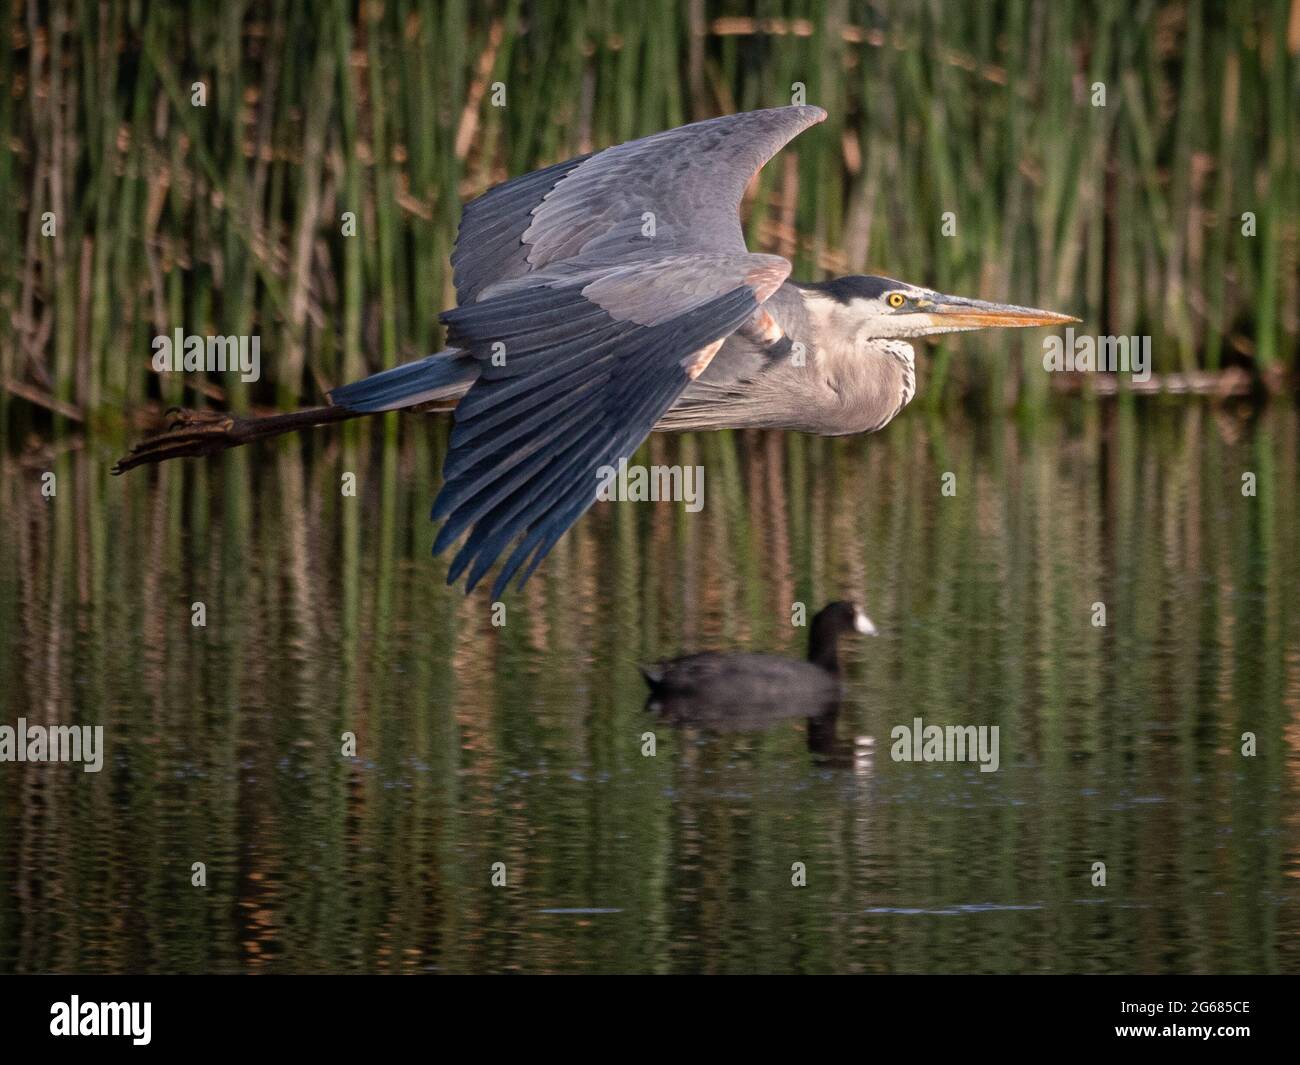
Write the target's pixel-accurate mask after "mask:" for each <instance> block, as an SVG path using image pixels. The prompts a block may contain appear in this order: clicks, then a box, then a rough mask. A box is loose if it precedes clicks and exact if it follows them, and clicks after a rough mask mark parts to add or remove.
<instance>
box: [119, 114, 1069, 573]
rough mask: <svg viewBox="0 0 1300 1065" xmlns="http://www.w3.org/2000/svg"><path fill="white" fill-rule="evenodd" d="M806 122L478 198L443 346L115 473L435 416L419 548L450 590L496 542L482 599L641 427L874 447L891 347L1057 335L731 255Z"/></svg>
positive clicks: (893, 409)
mask: <svg viewBox="0 0 1300 1065" xmlns="http://www.w3.org/2000/svg"><path fill="white" fill-rule="evenodd" d="M825 118H826V112H825V111H823V110H822V109H821V108H819V107H808V106H795V107H778V108H772V109H770V110H765V111H751V112H748V113H746V114H739V115H730V116H726V117H723V118H714V119H710V120H708V121H705V122H696V123H694V124H692V125H689V126H682V127H680V128H678V129H671V130H667V131H666V132H663V133H658V134H655V135H653V136H650V137H645V138H642V139H641V140H635V141H629V142H628V143H626V144H621V145H618V146H617V147H613V148H606V149H605V150H604V151H600V152H596V153H594V154H591V155H585V156H580V157H578V158H576V159H570V160H568V161H567V162H563V163H557V164H556V165H554V166H550V167H547V168H545V169H544V170H538V171H536V172H534V173H531V174H525V175H524V176H523V177H520V178H515V179H514V180H512V181H507V182H505V183H504V184H502V185H499V186H497V187H496V188H493V189H490V190H489V191H488V192H486V193H484V194H483V195H482V196H480V197H478V198H477V199H476V200H473V201H472V202H471V203H469V204H467V205H466V207H465V209H464V212H463V214H462V217H461V223H460V231H459V234H458V236H457V240H456V247H455V250H454V251H453V252H452V257H451V261H452V267H453V280H454V282H455V287H456V299H457V304H458V306H457V307H456V308H455V309H454V310H450V311H447V312H445V313H444V314H443V315H442V321H443V323H444V324H445V325H446V326H447V343H448V345H449V346H448V347H447V348H446V350H444V351H440V352H438V353H437V354H435V355H430V356H428V357H427V358H424V359H420V360H418V361H416V362H412V363H407V364H405V365H403V366H398V367H395V368H393V369H390V370H385V371H383V372H382V373H377V374H374V375H373V376H371V377H367V378H365V379H364V380H361V381H357V382H354V383H352V384H348V385H344V386H342V387H341V388H336V389H335V390H334V391H333V392H331V393H330V402H331V406H329V407H321V408H315V409H313V410H306V411H298V412H294V413H292V414H287V415H273V416H271V417H268V418H259V419H251V420H242V419H236V418H233V417H231V416H229V415H224V414H213V413H202V412H200V413H187V412H181V414H180V415H179V416H178V418H177V419H176V421H175V422H173V426H172V429H171V431H170V432H168V433H164V434H162V435H161V436H158V437H154V438H153V439H151V440H148V441H145V442H144V443H143V444H141V445H139V446H138V447H137V448H136V449H134V450H133V451H132V453H131V454H130V455H129V456H127V457H126V458H125V459H123V460H122V461H121V462H120V463H119V464H118V465H117V466H116V467H115V470H116V471H119V472H120V471H121V470H123V469H128V468H130V467H131V466H134V465H139V464H140V463H142V462H150V461H158V460H160V459H163V458H170V457H173V456H174V455H183V454H204V453H208V452H211V451H216V450H220V449H221V448H224V447H230V446H233V445H236V444H240V443H245V442H247V441H248V440H254V439H257V438H259V437H263V436H270V435H274V434H276V433H280V432H284V431H287V430H292V429H298V428H303V427H305V426H307V425H314V424H321V423H324V422H329V421H338V420H341V419H343V418H347V417H353V416H356V415H360V414H373V413H378V412H380V411H389V410H406V409H410V408H415V407H419V408H427V407H429V406H433V407H438V406H448V405H452V404H454V405H455V426H454V428H453V430H452V433H451V442H450V449H449V452H448V454H447V458H446V462H445V464H444V467H443V475H444V484H443V487H442V491H441V492H440V493H439V495H438V498H437V500H436V501H435V503H434V506H433V517H434V518H435V519H439V518H441V519H443V525H442V528H441V529H440V530H439V533H438V536H437V539H436V541H435V543H434V552H435V553H437V552H440V551H442V550H443V549H444V548H446V547H447V546H448V545H449V544H451V543H452V542H453V541H455V540H457V539H458V538H459V537H461V536H462V535H463V534H466V533H468V536H467V537H466V539H465V543H464V544H463V546H462V547H461V549H460V551H459V552H458V553H457V555H456V556H455V558H454V560H453V561H452V563H451V566H450V569H449V572H448V575H447V580H448V583H452V582H454V581H456V580H457V579H458V578H459V577H460V576H461V575H462V574H463V573H466V571H468V579H467V582H466V590H467V591H468V590H470V589H472V588H473V587H474V586H475V584H477V583H478V581H479V580H480V579H481V578H482V577H483V575H484V573H485V572H486V571H487V570H488V569H489V568H490V567H491V566H492V564H493V563H494V562H495V561H496V560H497V559H498V558H499V557H500V556H501V555H503V554H504V553H505V552H506V550H507V549H508V548H511V546H512V545H513V549H512V550H511V551H510V553H509V555H508V556H507V557H506V560H505V562H504V564H503V565H502V567H501V570H500V573H499V575H498V576H497V579H496V582H495V584H494V586H493V590H492V594H493V596H494V597H495V596H497V595H499V594H500V593H501V591H502V589H504V587H505V586H506V585H507V583H508V582H509V581H510V579H511V578H512V577H513V576H514V575H515V574H516V572H518V571H519V570H520V568H521V567H525V568H524V569H523V573H522V576H521V577H520V580H519V583H520V585H522V584H523V583H524V581H526V580H527V579H528V577H529V575H530V574H531V573H532V571H533V570H534V569H535V568H536V567H537V565H538V564H539V563H540V562H541V560H542V559H543V558H544V557H545V556H546V554H547V552H549V551H550V550H551V548H552V547H553V546H554V545H555V542H556V541H557V540H558V539H559V538H560V537H561V536H562V535H563V534H564V532H565V530H567V529H568V528H569V527H570V526H571V525H573V523H574V522H576V521H577V520H578V518H579V516H580V515H581V514H582V513H583V512H584V511H586V509H587V508H588V507H590V506H591V504H592V503H593V502H595V500H596V495H597V488H598V479H599V478H598V473H599V471H600V470H601V469H602V468H604V469H609V468H612V467H617V466H618V464H619V462H620V460H622V459H628V458H630V457H631V455H632V453H633V452H634V451H635V450H636V448H637V447H638V446H639V445H640V444H641V442H642V441H643V440H644V439H645V438H646V436H647V435H648V434H649V433H650V432H651V431H652V430H654V429H666V430H694V429H723V428H743V427H758V428H769V429H792V430H797V431H801V432H809V433H818V434H822V435H832V436H834V435H843V434H848V433H865V432H874V431H876V430H878V429H880V428H882V427H883V426H885V425H886V424H887V423H888V422H889V421H890V420H891V419H892V418H894V417H895V416H896V415H897V414H898V412H899V411H901V410H902V409H903V407H904V406H906V405H907V403H908V402H909V401H910V400H911V399H912V396H913V394H914V392H915V390H916V378H915V364H914V354H913V351H912V347H911V345H910V344H908V343H907V338H910V337H920V336H932V335H934V334H937V333H953V332H958V331H961V330H969V329H983V328H988V327H991V326H1037V325H1051V324H1055V323H1061V322H1073V321H1077V319H1075V318H1071V317H1069V316H1067V315H1063V314H1054V313H1052V312H1051V311H1040V310H1035V309H1033V308H1029V307H1015V306H1011V305H1009V304H1003V303H986V302H984V301H982V300H972V299H964V298H961V297H957V296H947V295H944V294H942V293H939V292H934V291H932V290H931V289H928V288H922V287H920V286H917V285H910V284H906V283H904V282H901V281H894V280H891V279H889V278H885V277H862V276H851V277H841V278H837V279H835V280H833V281H827V282H821V283H813V284H805V283H800V282H795V281H790V280H788V278H789V274H790V269H791V267H790V263H789V262H788V261H787V260H785V259H783V258H781V257H780V256H777V255H761V254H755V253H752V252H750V251H749V249H748V248H747V247H746V246H745V239H744V235H743V233H742V231H741V227H740V217H739V208H740V202H741V198H742V196H743V195H744V191H745V187H746V185H747V184H748V183H749V181H750V179H751V178H752V177H753V176H754V175H755V174H756V173H757V172H758V170H759V169H760V168H761V167H762V166H763V164H764V163H766V162H767V160H768V159H770V158H771V157H772V156H773V155H775V154H776V152H777V151H778V150H779V149H780V148H781V147H782V146H783V145H785V144H786V143H787V142H788V141H789V140H791V139H792V138H793V137H794V136H795V135H797V134H798V133H800V132H802V131H803V130H805V129H807V128H808V127H809V126H812V125H814V124H816V123H818V122H821V121H822V120H823V119H825Z"/></svg>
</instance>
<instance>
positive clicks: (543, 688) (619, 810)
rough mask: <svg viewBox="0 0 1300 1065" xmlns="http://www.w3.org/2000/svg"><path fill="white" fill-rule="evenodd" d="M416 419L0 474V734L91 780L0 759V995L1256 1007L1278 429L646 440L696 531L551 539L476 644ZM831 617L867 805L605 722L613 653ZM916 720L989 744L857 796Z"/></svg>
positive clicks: (775, 765)
mask: <svg viewBox="0 0 1300 1065" xmlns="http://www.w3.org/2000/svg"><path fill="white" fill-rule="evenodd" d="M428 425H429V427H430V428H429V431H428V432H426V433H424V434H421V436H420V438H419V439H418V440H413V441H412V442H411V443H410V444H409V445H407V446H406V447H404V448H402V449H400V450H395V449H391V448H381V447H376V446H374V444H375V442H376V440H378V436H377V437H376V438H375V439H373V440H372V439H371V438H369V437H367V436H366V434H365V433H364V432H361V433H350V434H346V436H345V435H344V434H339V435H338V436H334V437H330V436H327V435H324V434H322V435H321V436H319V437H316V438H312V439H311V440H310V441H309V442H306V443H304V442H287V443H285V444H283V445H281V446H278V447H268V448H263V449H259V450H251V449H250V450H245V451H239V452H233V453H231V454H229V455H227V456H225V457H223V458H222V459H220V460H218V461H214V462H211V463H207V464H188V465H175V466H172V467H167V468H162V469H160V470H158V471H151V472H148V473H146V474H143V475H137V474H133V475H130V476H128V477H126V478H123V479H112V478H109V477H107V475H106V473H105V468H106V466H107V458H108V457H109V456H108V455H107V452H106V451H105V452H104V453H102V454H101V453H100V451H101V450H102V449H89V450H84V451H77V452H67V453H63V454H59V455H56V456H52V457H51V458H50V460H49V461H50V462H52V468H53V469H54V471H55V472H56V474H57V476H58V486H59V488H58V494H57V495H56V496H55V497H54V498H53V499H49V500H47V499H44V498H42V496H41V495H40V492H39V472H40V470H42V469H44V468H46V465H47V463H46V461H45V459H42V460H41V462H39V463H34V464H33V463H25V462H24V461H23V460H22V459H21V458H20V457H8V458H6V459H5V460H4V463H5V467H4V477H3V479H2V480H0V504H2V505H3V512H4V514H5V515H6V520H5V522H4V524H3V526H2V527H0V663H2V664H3V670H4V676H5V678H6V681H7V683H6V684H4V685H3V686H0V723H8V724H12V723H14V722H15V721H16V719H17V718H18V717H20V716H25V717H27V718H28V719H29V720H31V721H33V722H42V723H50V722H70V723H100V724H103V725H104V726H105V730H106V733H107V740H108V755H107V760H106V765H105V770H104V772H102V773H100V774H99V775H97V776H96V775H89V774H85V773H82V772H81V771H80V770H79V769H77V768H75V767H71V766H31V765H28V766H18V765H13V764H5V765H3V766H0V829H2V831H0V840H3V843H2V844H0V878H2V879H3V887H4V890H3V892H2V893H0V966H2V967H3V969H4V970H6V971H15V970H21V971H31V970H50V969H55V970H83V969H94V970H120V969H158V970H165V971H199V970H208V969H220V970H239V969H259V968H265V969H270V970H294V971H319V970H327V971H335V970H376V969H378V970H384V971H405V970H420V969H430V968H432V969H441V970H456V971H462V970H510V969H515V970H524V971H536V970H573V969H583V970H598V971H608V970H619V969H649V970H663V971H680V970H705V971H737V970H750V969H759V970H819V971H820V970H837V971H852V970H885V969H896V970H908V971H918V970H920V971H929V970H942V969H949V968H958V969H972V970H998V969H1028V970H1087V971H1106V970H1114V969H1142V970H1196V971H1206V970H1216V971H1217V970H1225V969H1226V970H1267V971H1275V970H1287V969H1289V970H1295V969H1296V968H1297V956H1296V952H1295V948H1294V945H1293V942H1294V940H1295V934H1296V930H1297V924H1296V921H1297V911H1296V904H1295V894H1296V883H1297V877H1298V870H1300V860H1298V855H1300V835H1298V832H1300V823H1298V822H1297V818H1296V814H1295V809H1296V804H1295V799H1296V789H1297V786H1300V779H1298V778H1297V773H1298V772H1300V741H1298V740H1297V731H1296V724H1295V722H1296V720H1297V716H1298V715H1300V631H1298V630H1297V622H1296V620H1295V615H1294V606H1295V603H1296V590H1297V588H1298V587H1300V583H1298V581H1297V577H1298V576H1300V573H1298V572H1297V566H1298V564H1297V558H1298V557H1300V542H1298V539H1300V537H1298V534H1297V531H1296V530H1297V522H1296V516H1297V485H1298V483H1300V471H1298V470H1297V454H1300V446H1298V444H1300V441H1298V440H1297V419H1296V417H1295V416H1294V415H1293V414H1291V413H1290V412H1286V411H1283V410H1281V409H1273V410H1271V411H1268V412H1266V413H1265V414H1264V415H1263V416H1262V417H1261V418H1260V419H1258V420H1257V421H1255V422H1241V421H1238V420H1235V419H1233V418H1231V417H1230V416H1228V415H1225V414H1220V413H1215V412H1213V411H1212V410H1211V409H1210V408H1209V407H1205V406H1199V405H1196V404H1185V405H1179V406H1177V407H1174V408H1170V409H1150V410H1145V411H1141V412H1134V411H1132V410H1130V409H1128V408H1126V407H1122V406H1121V407H1118V408H1100V409H1095V410H1089V411H1088V412H1087V413H1086V414H1085V415H1084V416H1082V417H1080V418H1078V419H1077V421H1076V422H1075V423H1074V424H1070V423H1068V422H1067V421H1065V420H1049V421H1043V422H1026V423H1023V424H1019V425H1018V424H1016V423H1012V422H994V423H984V424H970V425H963V426H956V427H955V426H951V425H949V426H945V424H943V423H940V422H937V421H930V420H927V419H926V418H925V417H924V416H922V415H920V414H919V413H913V414H912V415H909V416H908V417H906V418H904V419H903V420H902V421H901V422H900V423H899V424H898V425H897V426H894V427H892V428H891V430H890V432H888V433H886V434H883V435H881V436H879V437H875V438H870V439H850V440H825V439H811V438H804V437H797V436H776V435H764V434H715V435H706V436H698V437H680V438H672V437H663V438H655V439H653V440H652V441H651V443H650V444H649V445H648V448H647V452H646V454H647V455H648V456H652V457H653V458H654V460H655V461H662V462H678V463H688V462H689V463H695V462H699V463H701V464H703V465H704V466H705V469H706V495H705V507H704V509H703V510H702V511H701V512H700V513H699V514H695V515H689V514H686V513H684V512H683V511H682V509H681V508H680V507H677V506H632V505H620V504H609V505H602V506H598V507H597V508H596V509H595V510H593V511H592V512H591V514H589V515H588V517H586V518H585V519H584V520H583V521H582V522H581V523H580V524H579V526H578V527H577V528H576V529H575V530H573V532H572V533H571V534H570V535H569V536H568V537H566V538H565V540H564V541H563V542H562V543H561V545H560V546H559V548H558V549H557V550H556V552H555V554H554V556H553V557H552V558H551V559H549V560H548V562H547V563H546V565H545V566H544V567H543V568H542V570H541V571H539V574H538V575H537V577H536V578H535V579H534V581H533V583H532V584H530V586H529V587H528V588H527V589H526V590H525V591H524V592H523V593H522V594H518V595H516V594H511V595H510V596H508V597H507V599H506V604H507V611H508V614H507V619H508V622H507V624H506V626H505V627H504V628H494V627H493V626H492V624H491V621H490V616H489V606H488V603H487V601H486V600H485V598H484V597H483V596H482V595H481V594H480V595H475V596H473V597H470V598H469V599H463V598H462V597H461V596H460V594H459V593H458V592H457V591H456V590H454V589H447V588H446V587H444V585H443V584H442V577H443V575H444V573H445V562H444V561H443V560H441V559H439V560H431V559H430V558H429V557H428V554H427V552H428V545H429V543H430V542H431V539H432V527H431V526H430V524H429V523H428V520H427V517H428V515H427V511H428V506H429V503H430V501H431V499H432V496H433V493H434V489H435V488H436V483H437V482H436V476H435V475H434V472H433V471H434V470H436V465H437V461H438V457H439V456H440V454H441V449H442V447H443V441H444V438H445V425H442V424H440V423H438V422H436V421H430V422H429V423H428ZM345 470H351V471H354V472H356V473H357V474H358V480H359V484H360V493H359V495H358V497H357V498H356V499H348V498H345V497H343V496H341V494H340V492H339V484H340V476H341V473H342V472H343V471H345ZM947 471H951V472H954V473H956V475H957V486H958V490H957V494H956V496H954V497H944V496H942V495H941V494H940V492H939V484H940V477H941V475H942V474H943V473H944V472H947ZM1245 471H1252V472H1254V473H1256V474H1257V476H1258V495H1257V497H1255V498H1253V499H1248V498H1244V497H1243V496H1242V495H1241V474H1242V473H1243V472H1245ZM844 593H847V594H853V595H857V596H860V597H862V598H863V599H864V600H865V601H866V603H867V604H868V605H869V607H870V611H871V613H872V616H873V617H874V618H875V620H876V621H877V623H878V625H879V626H880V628H881V630H882V635H881V636H879V637H878V638H876V639H875V640H872V641H869V642H867V643H864V644H863V645H858V646H855V647H854V648H853V649H852V650H851V651H850V652H849V663H848V667H847V674H846V683H847V699H846V703H845V710H844V714H843V717H842V719H841V721H840V722H839V728H840V732H841V738H842V739H844V740H847V741H850V742H851V741H852V739H853V738H854V737H858V736H871V737H874V739H875V746H874V758H873V759H872V761H871V762H870V769H869V770H863V769H861V767H860V771H858V772H856V773H855V772H853V771H852V770H845V769H841V768H836V767H826V766H818V765H816V764H815V763H813V762H811V761H810V759H809V757H808V753H807V751H806V749H805V743H804V739H803V735H802V730H801V727H799V726H797V725H793V724H792V725H791V726H790V727H788V728H784V727H782V728H778V729H776V730H774V731H772V732H770V733H766V734H759V735H754V736H749V737H727V738H725V739H715V740H703V739H701V738H699V737H696V736H693V735H689V734H676V733H672V732H669V731H667V730H664V729H661V728H656V726H655V723H654V720H653V718H650V717H648V716H647V715H645V714H644V712H643V710H642V708H641V704H642V700H643V697H644V690H643V686H642V682H641V679H640V677H639V675H638V674H637V672H636V670H635V668H634V664H635V663H636V662H637V661H638V660H643V659H647V658H653V657H655V656H659V655H667V654H673V653H676V652H678V651H679V650H689V649H695V648H699V647H703V646H709V645H726V644H735V645H743V646H749V647H756V648H768V649H776V650H785V651H788V652H789V653H792V654H799V653H801V651H802V643H803V636H802V633H801V632H800V631H797V630H793V629H792V628H791V627H790V625H789V617H790V607H791V603H792V602H793V601H794V600H796V599H798V600H802V601H806V602H807V603H809V605H810V606H811V607H813V608H815V607H816V605H819V604H820V602H822V601H823V600H826V599H829V598H832V597H835V596H838V595H840V594H844ZM195 601H202V602H204V603H205V605H206V609H207V621H208V623H207V627H206V628H203V629H196V628H193V627H192V626H191V624H190V607H191V603H193V602H195ZM1098 601H1100V602H1104V603H1105V604H1106V606H1107V620H1108V624H1107V626H1106V628H1104V629H1097V628H1094V627H1093V626H1092V625H1091V624H1090V615H1091V609H1092V604H1093V603H1094V602H1098ZM917 715H919V716H922V717H924V718H925V719H926V720H927V721H933V722H939V723H958V722H970V723H981V724H990V725H992V724H997V725H999V726H1000V727H1001V730H1002V770H1001V771H1000V772H999V773H996V774H986V775H985V774H979V773H977V772H974V771H971V770H968V769H967V768H965V767H956V766H948V767H935V766H906V765H901V764H897V763H894V762H892V761H891V760H890V758H889V746H890V741H889V730H890V728H891V727H893V726H894V725H896V724H899V723H904V722H910V720H911V718H912V717H913V716H917ZM651 729H652V730H654V731H656V732H657V735H658V744H659V753H658V756H657V757H656V758H654V759H646V758H643V757H642V756H641V754H640V745H641V735H642V733H644V732H645V731H647V730H651ZM349 731H350V732H353V733H355V735H356V737H357V741H358V745H359V751H360V757H359V758H358V759H357V761H356V762H349V761H346V760H344V759H342V758H341V757H340V754H339V751H340V745H341V736H342V734H343V733H344V732H349ZM1245 731H1251V732H1254V733H1256V735H1257V736H1258V747H1259V753H1258V756H1257V757H1256V758H1255V759H1253V760H1247V759H1243V758H1241V757H1240V755H1239V753H1238V752H1239V748H1240V743H1241V740H1240V737H1241V734H1242V733H1243V732H1245ZM1095 860H1102V861H1105V862H1106V863H1107V867H1108V876H1109V886H1108V887H1107V888H1106V889H1105V890H1104V891H1099V890H1097V889H1093V888H1092V887H1090V885H1089V880H1088V873H1089V868H1090V865H1091V863H1092V862H1093V861H1095ZM195 861H203V862H205V863H206V865H207V872H208V886H207V887H206V888H203V889H199V888H193V887H191V886H190V875H191V872H190V868H191V864H192V863H193V862H195ZM498 861H500V862H504V863H505V864H506V868H507V875H508V881H509V886H508V887H507V888H505V889H493V888H491V887H489V886H488V884H489V875H490V867H491V866H492V864H493V863H494V862H498ZM795 861H802V862H805V863H806V864H807V866H808V869H809V886H808V887H807V888H804V889H794V888H792V887H790V886H789V885H790V867H791V863H792V862H795ZM1010 907H1016V908H1010ZM566 909H579V910H582V909H588V910H596V911H600V910H613V911H617V912H589V913H562V912H561V913H542V912H540V911H543V910H566ZM912 911H920V912H912Z"/></svg>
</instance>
